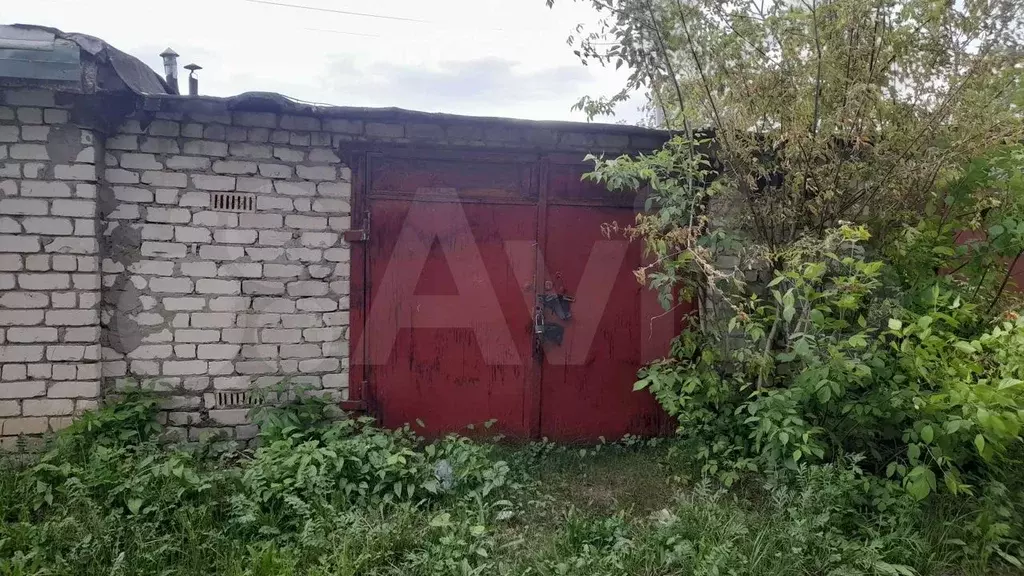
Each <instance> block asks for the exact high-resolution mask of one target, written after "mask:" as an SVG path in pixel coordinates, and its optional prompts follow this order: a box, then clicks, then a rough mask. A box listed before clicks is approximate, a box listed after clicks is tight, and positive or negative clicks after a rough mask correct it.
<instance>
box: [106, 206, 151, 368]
mask: <svg viewBox="0 0 1024 576" xmlns="http://www.w3.org/2000/svg"><path fill="white" fill-rule="evenodd" d="M101 197H102V195H101ZM141 248H142V231H141V230H140V229H138V228H132V227H129V226H123V225H119V226H115V227H113V228H112V229H109V230H108V231H107V234H105V235H104V236H103V257H104V258H107V259H110V260H113V261H114V262H119V263H121V264H123V265H124V266H125V268H126V269H127V267H128V266H129V265H131V264H132V263H133V262H137V261H138V260H139V258H140V257H141V252H140V250H141ZM103 305H104V306H106V307H107V308H108V309H111V310H112V313H111V318H110V321H109V322H108V323H107V327H106V328H107V329H106V330H104V340H105V342H104V344H105V345H106V346H109V347H110V348H112V349H114V350H116V351H118V352H120V353H121V354H127V353H128V352H131V351H132V350H134V349H136V348H138V347H139V346H140V345H141V344H142V339H143V331H142V327H141V326H139V323H138V322H136V321H135V320H134V319H132V317H131V314H135V313H138V312H140V311H142V298H141V295H140V294H139V289H138V287H136V286H135V284H134V283H132V282H131V280H130V279H129V275H128V274H127V272H121V273H120V274H119V275H118V276H117V280H116V281H115V282H114V284H113V286H111V287H110V288H109V289H108V290H105V291H104V292H103Z"/></svg>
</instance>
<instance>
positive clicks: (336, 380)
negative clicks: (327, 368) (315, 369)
mask: <svg viewBox="0 0 1024 576" xmlns="http://www.w3.org/2000/svg"><path fill="white" fill-rule="evenodd" d="M323 385H324V388H348V374H347V373H344V372H342V373H341V374H325V375H324V377H323Z"/></svg>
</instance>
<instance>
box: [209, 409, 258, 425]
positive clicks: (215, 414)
mask: <svg viewBox="0 0 1024 576" xmlns="http://www.w3.org/2000/svg"><path fill="white" fill-rule="evenodd" d="M248 413H249V411H248V410H247V409H244V408H242V409H232V410H210V420H212V421H214V422H216V423H217V424H220V425H222V426H240V425H243V424H246V423H248V420H247V419H246V414H248Z"/></svg>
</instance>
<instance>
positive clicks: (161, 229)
mask: <svg viewBox="0 0 1024 576" xmlns="http://www.w3.org/2000/svg"><path fill="white" fill-rule="evenodd" d="M141 232H142V239H143V240H172V239H173V238H174V227H173V226H168V225H166V224H144V225H143V226H142V228H141Z"/></svg>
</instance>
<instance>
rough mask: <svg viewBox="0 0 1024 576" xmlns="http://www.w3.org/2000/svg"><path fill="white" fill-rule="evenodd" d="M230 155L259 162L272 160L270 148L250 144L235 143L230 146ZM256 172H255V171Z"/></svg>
mask: <svg viewBox="0 0 1024 576" xmlns="http://www.w3.org/2000/svg"><path fill="white" fill-rule="evenodd" d="M228 153H229V154H231V156H234V157H237V158H254V159H257V160H260V159H268V158H271V157H272V156H271V148H270V146H264V145H261V144H249V143H234V144H230V145H229V146H228ZM254 172H255V171H254Z"/></svg>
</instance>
